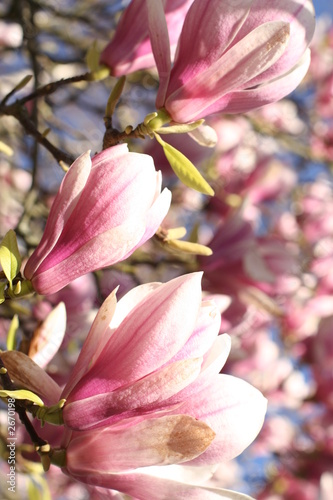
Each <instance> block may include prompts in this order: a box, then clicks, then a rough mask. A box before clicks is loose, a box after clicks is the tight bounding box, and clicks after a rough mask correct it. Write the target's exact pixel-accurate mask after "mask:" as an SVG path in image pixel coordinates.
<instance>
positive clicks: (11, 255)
mask: <svg viewBox="0 0 333 500" xmlns="http://www.w3.org/2000/svg"><path fill="white" fill-rule="evenodd" d="M0 264H1V266H2V269H3V272H4V273H5V276H6V278H7V279H8V281H9V286H10V289H11V290H12V288H13V279H14V278H15V276H17V274H18V273H19V271H20V267H21V256H20V253H19V249H18V246H17V240H16V234H15V232H14V231H13V230H12V229H10V230H9V231H8V233H7V234H6V235H5V237H4V239H3V240H2V242H1V245H0Z"/></svg>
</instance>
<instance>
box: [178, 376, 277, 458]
mask: <svg viewBox="0 0 333 500" xmlns="http://www.w3.org/2000/svg"><path fill="white" fill-rule="evenodd" d="M266 407H267V401H266V399H265V398H264V397H263V395H262V394H261V392H259V391H258V390H257V389H256V388H255V387H253V386H252V385H250V384H248V383H247V382H245V381H244V380H241V379H239V378H236V377H233V376H231V375H219V376H218V377H215V380H214V381H213V382H212V384H211V386H210V389H209V391H208V390H205V391H201V392H200V393H196V395H195V398H191V399H189V400H187V401H186V402H185V403H184V405H182V406H181V407H180V411H181V412H184V413H186V414H190V415H193V416H195V417H196V418H199V419H200V420H203V421H204V422H207V424H208V425H209V426H210V427H211V428H212V429H213V430H214V431H215V432H216V438H215V440H214V442H213V443H212V444H211V446H210V447H209V449H208V450H207V451H206V452H205V453H203V454H202V455H201V456H200V457H198V458H197V459H195V460H194V461H191V462H190V463H191V464H195V465H202V464H211V463H220V462H224V461H227V460H230V459H232V458H234V457H236V456H237V455H239V454H240V453H242V451H243V450H244V449H245V448H246V447H247V446H249V444H251V443H252V441H253V440H254V439H255V438H256V436H257V435H258V433H259V431H260V429H261V427H262V425H263V422H264V417H265V413H266Z"/></svg>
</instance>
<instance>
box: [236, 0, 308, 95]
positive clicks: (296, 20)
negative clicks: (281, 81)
mask: <svg viewBox="0 0 333 500" xmlns="http://www.w3.org/2000/svg"><path fill="white" fill-rule="evenodd" d="M272 19H276V20H279V21H285V22H287V23H289V24H290V42H289V45H288V49H287V50H286V51H285V52H284V54H282V56H281V58H280V59H279V60H278V61H276V62H275V64H274V66H271V67H270V68H268V69H267V70H266V71H265V72H263V73H262V74H261V75H260V76H259V77H258V79H256V80H254V81H253V82H251V86H254V85H257V84H259V83H261V82H264V81H268V80H270V79H272V78H275V77H276V76H278V75H280V74H283V73H286V72H287V71H290V69H291V68H292V67H293V66H295V65H296V64H297V62H298V61H299V59H300V58H301V57H302V55H303V54H304V52H305V50H306V48H307V47H308V45H309V43H310V41H311V40H312V37H313V33H314V29H315V13H314V8H313V3H312V0H295V1H293V2H282V1H281V0H271V1H270V2H269V3H267V2H266V0H254V1H253V3H252V6H251V12H250V15H249V16H248V18H247V20H246V23H245V24H244V25H243V26H242V28H241V29H240V30H239V32H238V34H237V37H236V39H235V40H234V41H233V44H234V43H237V42H238V41H239V40H241V39H242V38H243V37H244V36H246V35H247V34H248V33H249V32H250V31H251V30H253V29H254V28H256V27H257V26H259V25H261V24H264V23H267V22H269V21H271V20H272Z"/></svg>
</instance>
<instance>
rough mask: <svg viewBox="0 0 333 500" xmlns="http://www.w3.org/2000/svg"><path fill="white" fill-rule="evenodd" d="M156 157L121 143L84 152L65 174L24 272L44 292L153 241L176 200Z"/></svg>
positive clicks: (115, 260)
mask: <svg viewBox="0 0 333 500" xmlns="http://www.w3.org/2000/svg"><path fill="white" fill-rule="evenodd" d="M160 191H161V175H160V172H156V171H155V168H154V163H153V160H152V158H151V157H150V156H147V155H143V154H138V153H129V152H128V149H127V146H126V145H125V144H121V145H119V146H114V147H112V148H109V149H106V150H105V151H102V152H101V153H99V154H97V155H96V156H94V157H93V159H92V160H91V159H90V156H89V152H87V153H85V154H83V155H82V156H80V157H79V158H78V159H77V160H76V161H75V162H74V163H73V165H72V166H71V167H70V169H69V171H68V172H67V174H66V175H65V177H64V179H63V181H62V184H61V186H60V189H59V192H58V194H57V196H56V198H55V200H54V203H53V205H52V208H51V211H50V214H49V217H48V220H47V224H46V228H45V232H44V234H43V237H42V240H41V242H40V244H39V245H38V247H37V248H36V250H35V251H34V252H33V254H32V255H31V257H30V258H29V260H28V262H27V264H26V266H25V269H24V275H25V277H26V278H27V279H28V280H31V282H32V285H33V287H34V289H35V290H36V291H37V292H38V293H40V294H52V293H54V292H57V291H58V290H60V289H61V288H63V287H64V286H65V285H67V284H68V283H69V282H71V281H73V280H74V279H75V278H77V277H79V276H81V275H83V274H86V273H88V272H90V271H94V270H96V269H101V268H102V267H105V266H109V265H111V264H114V263H115V262H119V261H121V260H124V259H126V258H127V257H128V256H129V255H131V253H133V252H134V250H135V249H136V248H138V247H139V246H140V245H142V244H143V243H144V242H145V241H147V240H148V239H149V238H150V237H151V236H152V235H153V234H154V233H155V232H156V230H157V229H158V227H159V225H160V224H161V222H162V220H163V219H164V217H165V215H166V213H167V211H168V209H169V206H170V201H171V194H170V192H169V191H168V190H167V189H165V190H164V191H163V192H162V193H161V192H160Z"/></svg>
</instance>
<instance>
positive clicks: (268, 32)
mask: <svg viewBox="0 0 333 500" xmlns="http://www.w3.org/2000/svg"><path fill="white" fill-rule="evenodd" d="M288 39H289V25H288V24H287V23H284V22H278V21H276V22H271V23H266V24H264V25H262V26H259V27H258V28H256V29H255V30H253V31H252V32H251V33H249V35H247V36H246V37H245V38H243V39H242V40H240V41H239V42H238V44H236V45H234V46H233V47H232V48H231V49H230V50H228V51H227V52H226V53H225V54H223V55H222V57H221V58H220V59H218V60H217V61H215V62H214V63H213V64H211V66H210V67H209V68H208V69H207V70H206V71H204V72H200V73H198V74H197V75H196V76H194V77H193V78H192V79H191V80H189V81H185V82H184V84H183V86H181V87H179V88H178V89H177V90H176V91H175V92H173V94H168V98H167V100H166V103H165V108H166V110H167V111H168V113H169V114H170V116H171V117H172V119H173V120H174V121H177V122H181V123H183V122H184V121H185V122H190V121H194V120H196V119H197V118H198V117H202V116H206V114H207V112H206V109H207V108H209V107H210V106H211V105H213V104H214V103H215V102H216V101H218V100H219V99H220V98H222V97H223V96H224V95H225V94H228V93H230V92H231V91H233V90H239V89H241V88H242V87H244V86H246V85H247V82H249V81H250V80H251V79H253V78H254V77H255V76H257V75H258V74H261V73H262V72H263V71H265V70H266V69H267V68H268V67H270V66H271V65H272V64H274V62H275V61H277V60H278V59H279V58H280V57H281V54H282V53H283V52H284V51H285V49H286V46H287V44H288Z"/></svg>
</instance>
